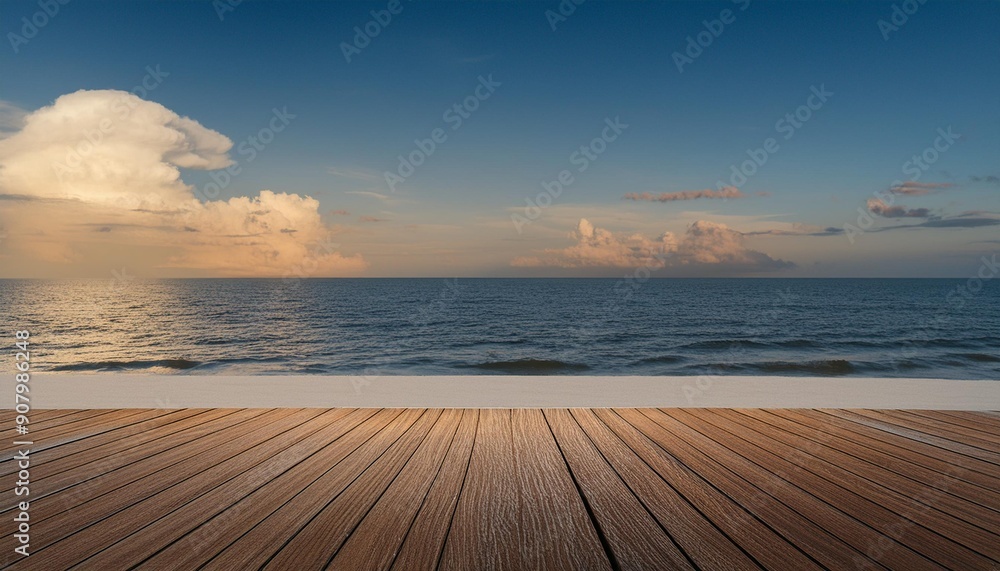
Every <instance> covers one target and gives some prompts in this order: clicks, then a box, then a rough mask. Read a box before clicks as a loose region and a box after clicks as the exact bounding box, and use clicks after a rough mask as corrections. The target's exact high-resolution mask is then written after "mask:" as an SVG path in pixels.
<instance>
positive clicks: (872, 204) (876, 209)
mask: <svg viewBox="0 0 1000 571" xmlns="http://www.w3.org/2000/svg"><path fill="white" fill-rule="evenodd" d="M867 206H868V210H869V211H870V212H871V213H872V214H876V215H878V216H881V217H883V218H927V217H928V216H930V215H931V211H930V210H928V209H926V208H913V209H907V208H906V207H905V206H889V205H888V204H886V203H885V202H882V201H881V200H879V199H877V198H869V199H868V202H867Z"/></svg>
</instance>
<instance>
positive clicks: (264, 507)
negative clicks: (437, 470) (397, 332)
mask: <svg viewBox="0 0 1000 571" xmlns="http://www.w3.org/2000/svg"><path fill="white" fill-rule="evenodd" d="M342 412H348V414H346V415H344V416H342V417H341V418H338V419H337V420H336V421H334V422H333V423H331V424H330V425H328V426H326V427H324V428H323V429H322V430H320V431H318V432H316V433H315V434H314V435H312V436H310V437H309V441H312V440H314V439H318V441H319V444H321V445H322V448H321V449H320V450H319V451H318V452H316V453H315V454H313V455H311V456H309V457H308V458H305V459H304V460H302V461H301V462H300V463H299V464H297V465H295V466H293V467H292V468H290V469H288V470H287V471H285V472H283V473H281V474H279V475H278V476H277V477H275V478H274V479H272V480H271V481H269V482H267V483H265V484H263V485H262V486H260V487H259V488H257V489H256V490H254V491H253V492H251V493H249V494H247V495H246V496H245V497H242V498H239V499H236V498H235V496H236V495H237V494H235V493H232V492H230V491H229V490H222V489H221V488H220V490H221V492H223V493H226V494H227V495H228V496H229V497H227V498H225V499H220V501H219V502H218V503H219V504H220V505H218V506H217V509H216V510H212V511H216V512H217V513H215V514H214V515H212V514H211V511H207V510H206V509H205V508H203V507H202V505H203V504H204V502H201V501H199V502H196V503H194V504H189V505H188V506H185V508H187V509H185V510H178V512H175V514H176V515H175V514H171V516H170V517H171V518H175V517H177V518H180V519H179V520H178V522H177V525H178V526H179V527H180V529H179V531H181V532H183V533H184V535H183V536H182V537H178V538H176V539H172V538H173V537H174V536H175V535H176V534H170V535H168V536H167V537H166V539H168V540H172V541H173V542H172V543H171V544H170V545H169V546H168V547H166V548H165V549H163V550H162V551H160V552H158V553H156V554H155V555H154V556H153V557H151V558H149V559H146V560H145V561H144V562H142V564H141V565H140V566H139V568H140V569H166V568H176V569H196V568H199V567H200V566H201V565H203V564H204V563H206V562H207V561H209V560H211V559H212V558H213V557H215V556H216V555H217V554H218V553H219V552H221V551H222V550H223V549H225V548H226V547H227V546H228V545H229V544H230V543H232V542H233V541H235V540H236V539H237V538H240V537H242V536H243V535H244V534H246V533H248V532H249V531H251V530H252V529H254V528H255V527H256V526H257V525H259V524H260V523H261V522H262V521H263V520H264V519H265V518H267V517H268V516H269V515H271V514H272V513H274V512H275V511H276V510H277V509H278V508H279V507H280V506H283V505H285V504H286V503H288V502H289V501H290V500H292V499H293V498H294V497H296V496H297V495H299V494H300V493H301V492H302V491H303V490H304V489H306V488H307V487H308V486H309V485H310V484H312V483H313V482H315V481H316V480H317V479H318V478H319V477H320V476H322V475H323V474H325V473H327V472H329V471H331V470H336V469H337V466H338V464H339V463H340V462H341V461H342V460H343V459H344V458H346V457H347V456H349V455H350V454H351V453H353V452H354V451H355V450H357V449H358V447H360V446H361V445H362V444H364V443H365V442H367V441H368V440H369V439H370V438H371V437H372V436H373V435H375V434H376V433H377V432H379V431H380V430H382V429H383V428H385V426H386V425H387V424H389V423H390V422H392V421H393V419H395V418H396V417H398V416H399V414H400V412H401V411H399V410H387V409H381V410H379V409H355V410H350V411H347V410H346V409H344V410H343V411H342ZM306 445H307V446H312V442H307V444H306ZM266 465H268V466H272V465H273V464H272V463H271V462H267V463H266ZM185 520H187V521H188V523H187V524H185V523H183V522H184V521H185ZM192 524H194V525H196V526H197V527H195V528H194V529H191V526H192ZM289 533H291V532H289ZM115 547H116V548H117V547H118V545H117V544H116V545H115ZM126 551H127V550H126ZM270 555H271V554H270V553H268V554H267V556H270Z"/></svg>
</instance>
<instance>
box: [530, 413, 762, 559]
mask: <svg viewBox="0 0 1000 571" xmlns="http://www.w3.org/2000/svg"><path fill="white" fill-rule="evenodd" d="M572 414H573V417H574V418H575V419H576V421H577V422H578V423H579V424H580V426H581V427H582V428H583V431H584V432H585V433H586V434H587V436H588V437H589V438H590V440H591V442H593V443H594V445H595V446H596V447H597V449H598V451H599V452H600V453H601V455H602V456H604V459H605V460H606V461H607V462H608V463H609V464H610V465H611V467H612V468H614V470H615V472H616V473H617V474H618V477H619V478H621V479H622V481H624V482H625V485H627V486H628V487H629V489H630V490H632V493H634V494H635V495H636V497H637V498H639V501H640V502H642V504H643V506H644V507H645V508H646V510H647V511H649V512H650V513H651V514H652V515H653V517H655V518H656V520H657V521H658V522H659V523H660V526H661V527H662V528H663V529H665V530H666V531H667V532H668V533H669V534H670V535H671V536H672V537H673V538H674V541H676V542H677V544H678V546H679V547H680V548H681V549H682V550H683V551H684V553H686V554H687V555H688V557H690V558H691V561H692V562H693V563H694V565H695V566H696V567H697V568H699V569H729V570H738V569H744V570H750V569H761V566H760V565H758V564H757V563H756V562H755V561H754V560H753V559H751V558H750V557H749V556H748V555H747V554H746V553H745V552H744V551H743V550H742V549H740V547H739V546H738V545H737V544H736V543H734V542H733V540H732V539H730V538H729V537H728V536H726V535H725V534H724V533H722V532H721V531H720V530H719V528H717V527H716V526H715V524H713V523H712V522H711V521H710V520H708V519H707V518H706V517H705V516H704V515H703V514H702V513H701V512H699V511H698V510H697V509H696V508H695V507H694V506H693V505H692V504H691V503H690V502H689V501H688V500H687V499H685V498H684V496H682V495H681V494H680V493H679V492H678V491H677V490H676V489H674V487H673V486H671V485H670V483H669V482H667V481H665V480H663V479H661V478H660V477H659V476H658V474H657V473H656V472H654V471H653V470H652V469H651V468H650V467H649V466H648V465H647V464H646V463H645V462H643V461H642V459H641V458H640V457H639V456H637V455H636V453H635V451H633V450H632V449H631V448H629V447H628V445H627V444H626V443H625V442H623V441H622V440H621V439H620V438H618V436H617V435H616V434H615V433H614V432H612V431H611V430H610V429H609V428H608V427H607V426H606V425H605V424H604V423H603V422H601V421H600V420H599V419H598V418H597V417H596V416H595V415H594V413H593V411H591V410H588V409H573V410H572ZM536 568H537V567H536ZM578 568H579V567H578Z"/></svg>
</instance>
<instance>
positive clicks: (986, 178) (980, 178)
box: [969, 174, 1000, 185]
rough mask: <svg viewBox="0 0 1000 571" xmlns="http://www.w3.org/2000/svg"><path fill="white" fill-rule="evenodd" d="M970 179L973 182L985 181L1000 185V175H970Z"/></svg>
mask: <svg viewBox="0 0 1000 571" xmlns="http://www.w3.org/2000/svg"><path fill="white" fill-rule="evenodd" d="M969 180H971V181H972V182H985V183H988V184H996V185H1000V176H996V175H992V174H990V175H986V176H970V177H969Z"/></svg>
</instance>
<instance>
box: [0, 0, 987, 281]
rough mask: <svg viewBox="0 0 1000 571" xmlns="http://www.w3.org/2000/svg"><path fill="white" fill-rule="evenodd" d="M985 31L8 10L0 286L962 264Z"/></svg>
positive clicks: (594, 10) (93, 5)
mask: <svg viewBox="0 0 1000 571" xmlns="http://www.w3.org/2000/svg"><path fill="white" fill-rule="evenodd" d="M46 8H47V9H48V12H46V11H45V9H46ZM998 25H1000V2H997V1H989V2H987V1H982V2H944V1H940V0H929V1H927V2H925V3H923V4H921V3H920V2H918V1H917V0H910V1H908V2H902V1H898V2H895V3H893V2H836V3H834V2H829V3H827V2H764V1H760V0H749V1H748V0H739V1H724V2H715V3H713V2H611V1H598V0H587V1H584V2H581V3H580V4H576V3H574V2H573V1H572V0H565V1H563V2H558V1H555V0H551V1H546V0H538V1H531V2H515V1H510V2H458V1H420V0H413V1H409V0H399V1H397V2H390V1H388V0H387V1H384V2H328V3H327V2H263V1H252V0H244V1H243V2H237V1H236V0H218V1H215V2H211V1H205V2H195V1H182V2H163V3H152V2H114V1H108V2H84V1H81V0H70V1H68V2H67V3H65V4H61V3H59V0H51V3H46V2H45V1H42V2H38V1H37V0H36V1H33V2H32V1H21V0H4V2H3V3H2V4H0V32H2V33H3V36H4V41H3V45H0V277H7V278H11V277H77V276H87V277H106V276H108V275H109V272H113V271H121V270H122V269H125V270H126V271H128V273H129V274H131V275H135V276H146V277H202V276H219V277H240V276H262V277H289V276H295V277H328V276H371V277H411V276H412V277H453V276H456V277H473V276H481V277H542V276H551V277H571V276H580V277H587V276H606V277H620V276H625V275H638V274H640V273H641V274H643V275H645V273H646V272H648V273H649V275H652V276H662V277H671V276H684V277H688V276H721V277H739V276H759V277H869V276H870V277H883V276H887V277H939V276H941V277H944V276H947V277H968V276H969V275H972V274H974V273H975V271H976V268H978V267H979V266H980V265H981V264H982V258H983V257H984V256H985V257H986V258H987V259H992V258H991V256H993V255H995V253H996V249H997V244H998V243H1000V98H998V96H997V93H998V91H1000V90H998V88H1000V34H997V33H996V30H997V28H998Z"/></svg>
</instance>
